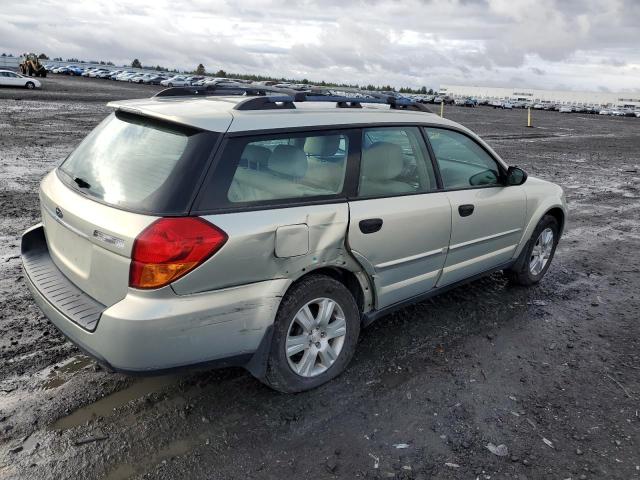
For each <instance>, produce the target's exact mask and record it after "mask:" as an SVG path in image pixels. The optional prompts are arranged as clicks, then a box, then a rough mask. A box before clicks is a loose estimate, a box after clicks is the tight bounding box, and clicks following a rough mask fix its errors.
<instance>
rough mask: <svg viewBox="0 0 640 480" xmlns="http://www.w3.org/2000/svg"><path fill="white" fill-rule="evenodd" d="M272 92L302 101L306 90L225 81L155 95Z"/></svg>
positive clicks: (255, 94) (252, 94)
mask: <svg viewBox="0 0 640 480" xmlns="http://www.w3.org/2000/svg"><path fill="white" fill-rule="evenodd" d="M270 93H280V94H282V95H288V96H290V97H294V100H293V101H296V102H297V101H301V100H299V99H297V98H296V97H299V98H302V94H303V93H304V92H299V91H297V90H291V89H288V88H276V87H269V86H266V85H245V84H242V83H223V84H216V85H205V86H202V87H195V86H193V87H192V86H188V87H170V88H165V89H164V90H161V91H159V92H158V93H156V94H155V95H154V97H186V96H194V95H198V96H200V95H201V96H207V97H208V96H220V95H224V96H227V95H230V96H234V95H246V96H265V95H269V94H270Z"/></svg>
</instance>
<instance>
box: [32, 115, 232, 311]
mask: <svg viewBox="0 0 640 480" xmlns="http://www.w3.org/2000/svg"><path fill="white" fill-rule="evenodd" d="M219 136H220V134H217V133H214V132H208V131H202V130H198V129H194V128H191V127H185V126H181V125H177V124H173V123H170V122H166V121H160V120H157V119H153V118H147V117H143V116H140V115H133V114H130V113H123V112H116V113H115V114H112V115H110V116H109V117H107V119H105V120H104V121H103V122H102V123H101V124H100V125H99V126H98V127H96V129H95V130H94V131H93V132H92V133H91V134H90V135H89V136H87V138H86V139H85V140H84V141H83V142H82V143H81V144H80V146H79V147H78V148H77V149H76V150H75V151H74V152H73V153H72V154H71V155H70V156H69V157H68V158H67V159H66V160H65V161H64V162H63V164H62V165H61V166H60V167H59V168H58V169H57V170H55V171H53V172H51V173H50V174H49V175H47V176H46V177H45V179H44V180H43V181H42V184H41V188H40V202H41V209H42V221H43V225H44V233H45V236H46V243H47V247H48V254H49V255H50V257H51V260H52V261H53V263H54V264H55V266H56V267H57V268H58V269H59V270H60V271H61V272H62V274H63V275H64V276H65V277H66V278H68V279H69V280H70V281H71V282H72V283H73V284H74V285H75V286H77V287H78V288H79V289H80V290H82V291H83V292H85V293H86V294H87V295H89V296H90V297H91V298H93V299H95V300H96V301H98V302H100V303H101V304H103V305H104V306H106V307H109V306H111V305H113V304H114V303H116V302H118V301H119V300H121V299H122V298H124V297H125V296H126V294H127V291H128V287H129V269H130V264H131V252H132V249H133V245H134V241H135V239H136V237H137V236H138V235H139V234H140V233H141V232H142V231H143V230H144V229H145V228H146V227H148V226H149V225H150V224H151V223H153V222H154V221H155V220H157V219H158V217H164V216H184V215H187V214H188V211H189V208H190V205H191V202H192V200H193V197H194V195H195V193H196V191H197V188H198V187H199V185H200V182H201V179H202V176H203V174H204V173H205V170H206V168H207V165H208V162H209V160H210V157H211V154H212V152H213V149H214V148H215V146H216V144H217V140H218V138H219Z"/></svg>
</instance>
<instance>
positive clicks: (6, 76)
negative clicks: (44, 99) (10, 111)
mask: <svg viewBox="0 0 640 480" xmlns="http://www.w3.org/2000/svg"><path fill="white" fill-rule="evenodd" d="M0 86H2V87H22V88H26V89H28V90H33V89H34V88H40V87H42V83H40V80H36V79H35V78H33V77H26V76H24V75H22V74H20V73H16V72H12V71H11V70H0Z"/></svg>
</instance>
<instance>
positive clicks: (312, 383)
mask: <svg viewBox="0 0 640 480" xmlns="http://www.w3.org/2000/svg"><path fill="white" fill-rule="evenodd" d="M359 334H360V312H359V310H358V306H357V305H356V302H355V299H354V298H353V295H352V294H351V292H350V291H349V290H348V289H347V288H346V287H345V286H344V285H343V284H342V283H340V282H339V281H337V280H335V279H333V278H331V277H328V276H325V275H311V276H309V277H307V278H304V279H302V280H301V281H300V282H299V283H297V284H295V285H294V286H293V287H292V288H291V289H290V290H289V292H287V294H286V295H285V297H284V298H283V300H282V303H281V304H280V308H279V309H278V313H277V315H276V320H275V322H274V325H273V339H272V342H271V350H270V352H269V357H268V361H267V372H266V375H265V377H264V378H263V379H262V381H263V382H264V383H266V384H267V385H268V386H270V387H271V388H273V389H275V390H279V391H281V392H285V393H294V392H302V391H304V390H310V389H312V388H316V387H318V386H320V385H322V384H323V383H326V382H328V381H329V380H331V379H333V378H335V377H337V376H338V375H340V374H341V373H342V372H343V371H344V369H345V368H346V366H347V365H348V364H349V362H350V361H351V358H352V357H353V354H354V352H355V349H356V344H357V343H358V336H359Z"/></svg>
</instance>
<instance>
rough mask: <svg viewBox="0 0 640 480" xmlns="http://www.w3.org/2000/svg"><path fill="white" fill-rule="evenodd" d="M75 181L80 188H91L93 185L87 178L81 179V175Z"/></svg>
mask: <svg viewBox="0 0 640 480" xmlns="http://www.w3.org/2000/svg"><path fill="white" fill-rule="evenodd" d="M73 181H74V182H76V184H77V185H78V186H79V187H80V188H91V185H90V184H89V182H87V181H86V180H83V179H81V178H80V177H76V178H74V179H73Z"/></svg>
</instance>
